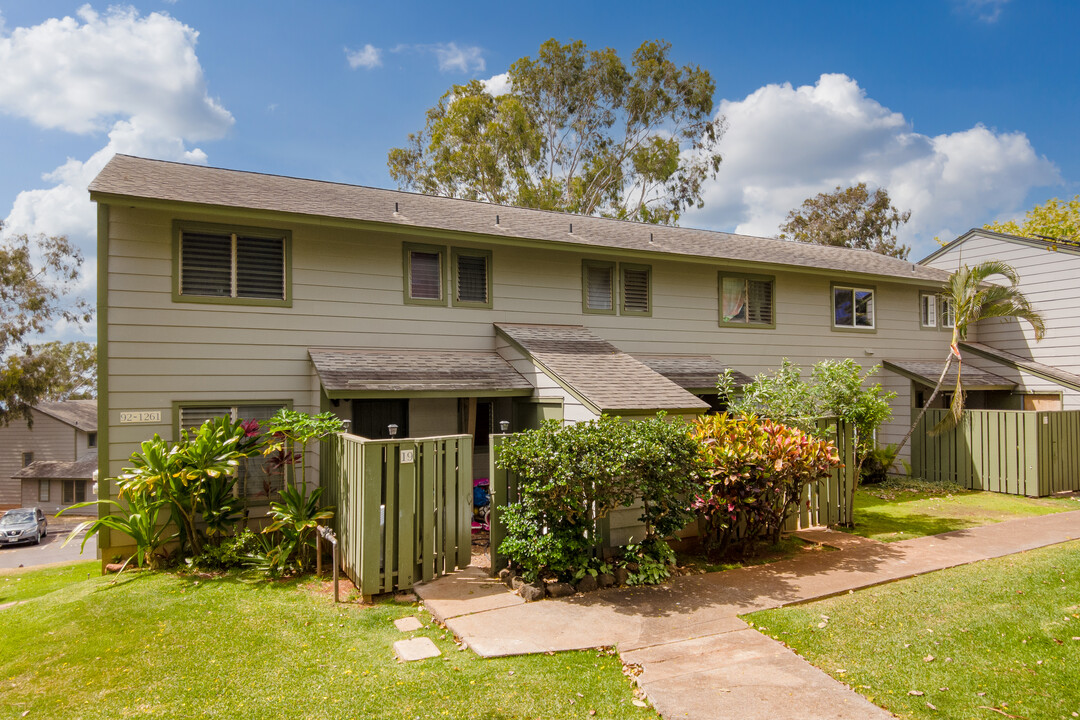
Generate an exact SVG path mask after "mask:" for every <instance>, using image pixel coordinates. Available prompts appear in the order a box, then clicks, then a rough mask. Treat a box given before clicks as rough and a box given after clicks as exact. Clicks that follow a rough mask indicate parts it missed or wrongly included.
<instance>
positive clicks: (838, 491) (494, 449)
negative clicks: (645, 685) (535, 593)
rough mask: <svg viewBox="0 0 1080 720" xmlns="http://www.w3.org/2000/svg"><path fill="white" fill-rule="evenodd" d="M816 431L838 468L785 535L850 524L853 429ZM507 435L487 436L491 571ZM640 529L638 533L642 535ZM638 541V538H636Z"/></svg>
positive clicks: (495, 564) (514, 484)
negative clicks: (836, 456) (833, 450)
mask: <svg viewBox="0 0 1080 720" xmlns="http://www.w3.org/2000/svg"><path fill="white" fill-rule="evenodd" d="M817 425H818V428H819V429H821V430H822V431H824V433H825V434H826V436H827V437H828V438H829V439H830V440H831V441H832V442H833V444H834V445H836V447H837V450H838V451H839V453H840V462H841V463H842V465H841V466H840V467H838V468H835V469H834V470H833V471H832V473H831V474H830V476H829V477H828V478H827V479H826V480H824V481H822V482H820V483H816V484H814V485H810V486H807V487H806V488H804V490H803V498H802V502H800V503H799V513H798V514H797V515H793V516H792V517H791V519H790V520H789V521H788V524H787V525H786V526H785V528H784V529H785V530H786V531H789V532H790V531H794V530H798V529H800V528H809V527H814V526H819V525H840V524H845V523H849V522H851V519H852V516H853V505H854V500H855V432H854V425H852V424H851V423H849V422H846V421H844V420H840V419H837V418H820V419H819V420H817ZM507 437H508V436H507V435H492V436H491V459H490V464H491V467H490V475H489V476H488V477H489V478H490V482H491V485H490V488H489V489H490V491H491V536H490V539H491V567H492V568H502V567H505V566H506V557H505V556H504V555H503V554H502V553H500V552H499V544H500V543H501V542H502V541H503V539H505V538H506V525H505V523H504V522H503V508H504V507H506V505H508V504H510V503H514V502H517V499H518V478H517V477H516V476H515V475H514V474H513V473H510V472H507V471H506V470H503V469H501V468H498V467H496V462H495V461H496V458H497V457H498V454H499V445H501V444H502V442H503V441H504V440H505V439H506V438H507ZM607 520H608V518H602V519H601V520H599V521H598V522H597V549H598V551H602V550H603V549H605V548H608V547H610V530H609V528H608V523H607ZM644 530H645V528H644V526H642V528H641V533H644ZM638 536H639V537H640V534H639V535H638Z"/></svg>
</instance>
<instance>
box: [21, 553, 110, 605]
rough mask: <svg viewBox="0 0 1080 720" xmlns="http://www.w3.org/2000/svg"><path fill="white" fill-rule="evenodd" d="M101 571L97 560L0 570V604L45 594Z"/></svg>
mask: <svg viewBox="0 0 1080 720" xmlns="http://www.w3.org/2000/svg"><path fill="white" fill-rule="evenodd" d="M100 573H101V563H99V562H98V561H97V560H90V561H87V562H75V563H70V564H67V565H59V566H56V567H51V568H45V569H42V570H34V571H27V570H22V569H19V570H0V605H2V604H3V603H9V602H13V601H15V600H29V599H30V598H36V597H38V596H40V595H46V594H48V593H51V592H52V591H53V590H58V589H60V588H62V587H65V586H67V585H71V584H72V583H76V582H78V581H80V580H85V579H86V577H87V575H89V576H90V577H94V576H95V575H99V574H100Z"/></svg>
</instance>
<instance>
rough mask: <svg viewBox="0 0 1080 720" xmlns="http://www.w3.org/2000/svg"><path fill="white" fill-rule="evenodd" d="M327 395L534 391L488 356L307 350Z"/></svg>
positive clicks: (495, 356)
mask: <svg viewBox="0 0 1080 720" xmlns="http://www.w3.org/2000/svg"><path fill="white" fill-rule="evenodd" d="M308 355H309V356H310V357H311V361H312V363H314V365H315V371H316V372H317V373H318V374H319V380H320V381H321V382H322V385H323V387H324V388H325V389H326V390H327V391H329V392H335V391H337V392H341V391H357V392H358V391H379V392H426V391H439V390H452V391H457V392H470V391H471V392H478V391H497V390H523V391H524V390H529V391H531V390H532V385H531V384H530V383H529V381H528V380H526V379H525V378H523V377H522V376H521V375H520V374H519V373H518V372H517V371H516V370H514V368H513V367H511V366H510V363H508V362H506V361H505V360H503V359H502V358H501V357H499V355H498V354H497V353H495V352H494V351H492V352H430V351H423V350H354V349H342V348H308Z"/></svg>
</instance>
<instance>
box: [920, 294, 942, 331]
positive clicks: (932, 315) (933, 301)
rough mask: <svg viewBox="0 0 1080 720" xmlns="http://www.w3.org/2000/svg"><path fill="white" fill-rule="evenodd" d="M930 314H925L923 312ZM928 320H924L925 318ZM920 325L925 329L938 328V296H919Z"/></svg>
mask: <svg viewBox="0 0 1080 720" xmlns="http://www.w3.org/2000/svg"><path fill="white" fill-rule="evenodd" d="M924 309H925V310H927V311H928V312H926V313H923V310H924ZM924 315H925V317H926V320H925V321H924V320H923V317H924ZM919 325H921V326H922V327H924V328H936V327H937V325H938V323H937V295H932V294H930V293H922V294H920V295H919Z"/></svg>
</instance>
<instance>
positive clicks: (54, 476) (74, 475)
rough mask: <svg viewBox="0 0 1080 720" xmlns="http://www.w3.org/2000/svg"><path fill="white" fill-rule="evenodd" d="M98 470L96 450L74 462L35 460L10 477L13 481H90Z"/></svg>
mask: <svg viewBox="0 0 1080 720" xmlns="http://www.w3.org/2000/svg"><path fill="white" fill-rule="evenodd" d="M97 469H98V457H97V450H94V449H90V450H88V451H87V452H86V453H85V454H84V455H83V456H82V457H81V458H79V459H78V460H76V461H75V462H64V461H60V460H37V461H35V462H32V463H30V464H29V465H27V466H26V467H24V468H22V469H20V470H19V471H18V472H16V473H15V474H14V475H12V476H11V478H12V479H13V480H90V479H92V478H93V477H94V471H95V470H97Z"/></svg>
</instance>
